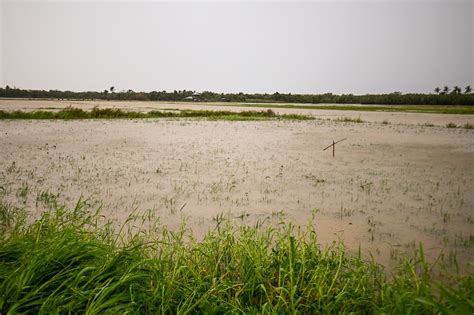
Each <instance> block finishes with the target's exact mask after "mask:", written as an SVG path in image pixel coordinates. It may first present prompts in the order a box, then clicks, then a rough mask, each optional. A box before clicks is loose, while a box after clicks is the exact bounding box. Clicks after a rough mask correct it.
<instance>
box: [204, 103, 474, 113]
mask: <svg viewBox="0 0 474 315" xmlns="http://www.w3.org/2000/svg"><path fill="white" fill-rule="evenodd" d="M206 105H209V106H230V107H249V108H289V109H314V110H341V111H360V112H402V113H428V114H458V115H474V106H469V105H468V106H457V105H450V106H443V105H350V104H349V105H331V104H329V105H319V104H314V105H313V104H294V103H288V104H285V103H280V104H277V103H273V104H272V103H264V104H257V103H218V104H216V103H206Z"/></svg>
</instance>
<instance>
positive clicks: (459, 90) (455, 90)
mask: <svg viewBox="0 0 474 315" xmlns="http://www.w3.org/2000/svg"><path fill="white" fill-rule="evenodd" d="M459 93H461V88H460V87H459V86H457V85H455V86H454V87H453V90H452V91H451V94H459Z"/></svg>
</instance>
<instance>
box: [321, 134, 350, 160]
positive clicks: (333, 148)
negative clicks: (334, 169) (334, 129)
mask: <svg viewBox="0 0 474 315" xmlns="http://www.w3.org/2000/svg"><path fill="white" fill-rule="evenodd" d="M344 140H347V138H344V139H341V140H339V141H336V142H334V140H332V144H330V145H328V146H327V147H325V148H324V149H323V151H326V150H327V149H329V148H330V147H332V157H334V156H335V154H336V144H337V143H339V142H341V141H344Z"/></svg>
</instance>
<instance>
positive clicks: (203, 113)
mask: <svg viewBox="0 0 474 315" xmlns="http://www.w3.org/2000/svg"><path fill="white" fill-rule="evenodd" d="M127 118H205V119H209V120H267V119H290V120H310V119H313V118H312V117H311V116H305V115H296V114H289V115H278V114H276V113H275V112H274V111H272V110H271V109H269V110H266V111H242V112H232V111H208V110H181V111H150V112H134V111H123V110H121V109H111V108H104V109H99V108H93V109H92V110H91V111H85V110H82V109H80V108H73V107H68V108H65V109H62V110H60V111H31V112H29V111H14V112H7V111H0V119H127Z"/></svg>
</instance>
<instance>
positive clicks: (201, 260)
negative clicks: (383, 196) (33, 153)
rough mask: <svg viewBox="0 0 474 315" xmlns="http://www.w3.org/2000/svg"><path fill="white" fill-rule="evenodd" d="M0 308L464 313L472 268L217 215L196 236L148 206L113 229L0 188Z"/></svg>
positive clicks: (81, 205) (471, 295)
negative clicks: (1, 195)
mask: <svg viewBox="0 0 474 315" xmlns="http://www.w3.org/2000/svg"><path fill="white" fill-rule="evenodd" d="M0 232H1V233H0V313H2V314H12V313H24V312H30V313H39V314H45V313H90V314H92V313H104V312H110V313H124V312H130V313H187V312H193V313H223V312H234V313H235V312H239V313H267V314H271V313H296V312H301V313H313V314H314V313H351V312H356V313H391V314H408V313H410V314H432V313H438V312H441V313H446V314H449V313H453V314H465V313H466V314H467V313H472V312H473V310H474V300H473V299H474V278H473V277H472V275H467V276H459V275H458V276H453V277H452V278H449V279H450V280H449V281H447V282H445V283H444V284H442V283H439V282H437V281H435V280H434V279H433V278H432V277H431V275H430V274H431V273H430V268H431V266H430V265H429V264H428V263H427V262H426V261H425V260H424V255H423V249H422V247H421V246H420V248H419V249H418V250H417V251H416V253H415V256H414V258H412V259H406V260H404V261H403V262H401V263H400V265H399V267H398V268H397V269H396V272H395V273H394V274H393V276H387V275H386V274H385V273H384V271H383V269H382V268H381V267H380V266H379V265H377V264H375V263H373V262H370V261H365V260H363V259H362V258H361V257H360V255H359V256H357V255H356V256H351V255H349V254H347V253H346V250H345V249H344V247H342V246H339V245H335V246H332V247H329V248H325V249H322V248H321V247H320V246H319V245H318V241H317V234H316V231H315V230H314V229H313V228H312V227H311V225H308V226H307V227H305V228H304V227H295V226H293V225H291V224H288V223H284V222H281V223H280V224H279V225H276V226H270V225H262V224H261V223H257V224H256V225H252V226H249V225H245V224H242V225H235V224H230V223H229V221H226V220H222V218H220V219H219V218H217V219H216V226H215V229H213V230H210V231H209V232H208V233H207V235H206V236H205V237H204V239H203V240H196V239H195V238H193V237H192V233H191V232H190V231H189V230H188V229H187V228H186V225H184V224H183V226H182V228H181V229H179V230H177V231H171V230H168V229H166V228H165V227H163V226H162V225H161V224H159V219H158V218H155V217H154V216H153V213H152V212H149V213H147V214H145V215H143V216H138V215H136V214H132V215H130V217H129V219H128V220H127V221H126V222H125V223H124V224H123V225H122V226H121V227H120V228H114V227H113V223H112V222H108V221H106V220H105V219H104V217H103V216H102V215H101V213H100V209H99V210H97V211H95V210H94V208H93V207H92V206H90V205H89V204H88V203H87V201H84V200H80V201H79V202H78V203H77V205H76V206H75V208H74V209H72V210H68V209H66V208H65V207H64V206H59V205H58V204H57V203H56V202H55V201H51V202H50V203H49V210H48V211H45V212H44V213H43V214H42V215H41V217H40V218H37V219H36V220H31V218H29V217H28V214H27V212H26V211H25V209H20V208H16V207H13V206H11V205H9V204H8V203H6V202H4V201H3V200H1V199H0Z"/></svg>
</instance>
